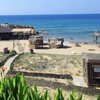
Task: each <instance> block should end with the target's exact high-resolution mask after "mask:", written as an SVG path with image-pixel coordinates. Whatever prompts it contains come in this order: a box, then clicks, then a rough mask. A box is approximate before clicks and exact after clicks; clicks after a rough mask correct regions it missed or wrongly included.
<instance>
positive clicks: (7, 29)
mask: <svg viewBox="0 0 100 100" xmlns="http://www.w3.org/2000/svg"><path fill="white" fill-rule="evenodd" d="M0 33H35V29H34V28H33V27H24V26H22V27H21V26H20V27H18V25H16V27H15V25H14V26H13V27H12V26H11V25H9V24H8V25H6V24H1V25H0Z"/></svg>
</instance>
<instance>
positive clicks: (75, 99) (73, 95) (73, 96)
mask: <svg viewBox="0 0 100 100" xmlns="http://www.w3.org/2000/svg"><path fill="white" fill-rule="evenodd" d="M68 100H82V94H81V95H80V96H78V94H77V92H76V91H75V90H73V91H72V93H71V94H70V98H69V99H68Z"/></svg>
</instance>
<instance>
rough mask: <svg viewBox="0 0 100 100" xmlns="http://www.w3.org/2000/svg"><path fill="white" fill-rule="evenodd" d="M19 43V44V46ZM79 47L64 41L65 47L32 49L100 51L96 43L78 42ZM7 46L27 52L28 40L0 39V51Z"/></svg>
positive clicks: (50, 51) (58, 52) (76, 52)
mask: <svg viewBox="0 0 100 100" xmlns="http://www.w3.org/2000/svg"><path fill="white" fill-rule="evenodd" d="M19 45H20V46H19ZM79 45H80V47H77V46H75V43H64V46H65V48H59V49H55V48H54V49H49V48H45V47H46V46H44V48H43V49H34V52H35V53H48V54H64V55H65V54H83V53H100V47H99V46H97V45H89V44H79ZM5 47H7V48H8V49H9V50H12V49H14V50H16V51H17V52H18V53H19V52H29V49H30V48H29V42H28V40H19V41H18V40H15V41H12V40H11V41H0V52H3V49H4V48H5Z"/></svg>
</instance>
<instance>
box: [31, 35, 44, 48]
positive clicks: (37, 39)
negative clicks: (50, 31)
mask: <svg viewBox="0 0 100 100" xmlns="http://www.w3.org/2000/svg"><path fill="white" fill-rule="evenodd" d="M29 47H30V49H37V48H40V47H43V36H39V35H35V36H30V38H29Z"/></svg>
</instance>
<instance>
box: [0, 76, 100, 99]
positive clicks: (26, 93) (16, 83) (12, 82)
mask: <svg viewBox="0 0 100 100" xmlns="http://www.w3.org/2000/svg"><path fill="white" fill-rule="evenodd" d="M0 100H51V98H50V97H49V94H48V91H45V93H44V94H41V93H39V91H38V90H37V86H36V85H33V86H32V87H28V86H27V84H26V81H25V78H24V76H23V75H20V74H17V75H16V76H15V77H9V78H5V79H3V80H2V81H0ZM53 100H64V96H63V93H62V90H61V89H58V90H57V92H56V93H55V96H54V99H53ZM68 100H82V94H81V95H80V96H79V95H77V92H76V91H72V93H71V94H70V97H69V99H68ZM97 100H100V96H98V98H97Z"/></svg>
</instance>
